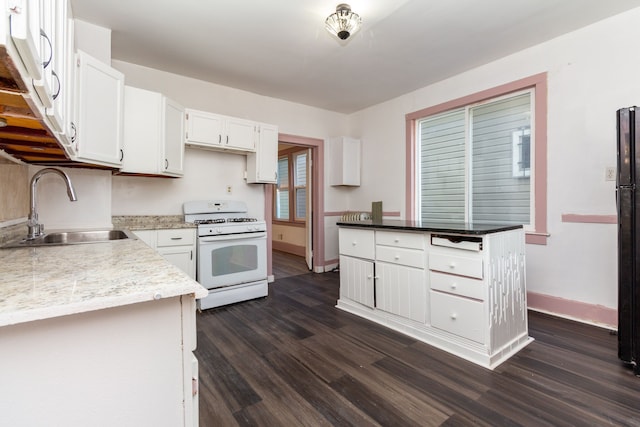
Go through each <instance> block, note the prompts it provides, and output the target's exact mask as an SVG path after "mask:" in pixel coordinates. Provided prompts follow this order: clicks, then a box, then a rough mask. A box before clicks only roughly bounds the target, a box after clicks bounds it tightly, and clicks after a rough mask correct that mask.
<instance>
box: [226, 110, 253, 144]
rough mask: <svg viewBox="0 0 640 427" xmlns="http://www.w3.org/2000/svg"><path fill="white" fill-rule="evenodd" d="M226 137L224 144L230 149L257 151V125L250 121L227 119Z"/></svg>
mask: <svg viewBox="0 0 640 427" xmlns="http://www.w3.org/2000/svg"><path fill="white" fill-rule="evenodd" d="M226 121H227V123H226V135H225V136H224V141H223V144H224V146H225V147H227V148H229V149H239V150H242V151H255V149H256V123H255V122H252V121H250V120H243V119H236V118H235V117H227V118H226Z"/></svg>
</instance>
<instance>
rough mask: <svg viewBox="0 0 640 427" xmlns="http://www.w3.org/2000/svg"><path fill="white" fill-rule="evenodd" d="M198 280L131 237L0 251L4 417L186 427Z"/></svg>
mask: <svg viewBox="0 0 640 427" xmlns="http://www.w3.org/2000/svg"><path fill="white" fill-rule="evenodd" d="M205 295H207V292H206V290H205V289H204V288H202V286H200V285H199V284H198V283H196V282H194V281H193V280H192V279H190V278H189V277H188V276H187V275H186V274H185V273H183V272H182V271H180V270H179V269H178V268H176V267H174V266H173V265H171V264H169V263H168V262H167V261H165V260H164V259H163V258H162V257H161V256H160V255H159V254H158V253H157V252H155V251H154V250H152V249H151V248H149V247H148V246H147V245H145V244H144V243H143V242H142V241H140V240H136V239H127V240H118V241H110V242H103V243H92V244H80V245H67V246H49V247H35V248H19V249H3V250H0V348H1V349H2V351H0V394H2V396H3V398H2V399H0V413H2V420H3V423H6V424H7V425H12V426H31V425H67V426H76V425H78V426H80V425H119V426H128V425H131V426H139V425H172V426H173V425H176V426H178V425H192V424H193V420H194V419H196V420H197V396H196V395H194V391H196V390H197V361H196V360H195V358H194V357H193V353H192V352H193V350H194V349H195V346H196V327H195V299H196V298H201V297H203V296H205Z"/></svg>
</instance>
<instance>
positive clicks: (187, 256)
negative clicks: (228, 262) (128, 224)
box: [133, 228, 196, 280]
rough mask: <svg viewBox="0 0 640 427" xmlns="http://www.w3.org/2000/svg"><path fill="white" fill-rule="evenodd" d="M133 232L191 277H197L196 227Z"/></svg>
mask: <svg viewBox="0 0 640 427" xmlns="http://www.w3.org/2000/svg"><path fill="white" fill-rule="evenodd" d="M133 233H134V234H135V235H136V236H137V237H138V238H139V239H140V240H142V241H143V242H145V243H146V244H147V245H148V246H150V247H151V248H153V249H155V250H156V251H158V253H159V254H160V255H162V256H163V257H164V258H165V259H166V260H167V261H169V262H170V263H171V264H173V265H175V266H176V267H178V268H180V269H181V270H182V271H184V272H185V273H187V274H188V275H189V277H191V278H192V279H194V280H195V278H196V229H195V228H177V229H158V230H134V231H133Z"/></svg>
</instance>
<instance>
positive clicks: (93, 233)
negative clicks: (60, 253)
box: [2, 230, 136, 249]
mask: <svg viewBox="0 0 640 427" xmlns="http://www.w3.org/2000/svg"><path fill="white" fill-rule="evenodd" d="M135 238H136V237H135V236H134V235H133V234H132V233H131V232H130V231H129V230H89V231H61V232H55V233H47V234H44V235H42V236H40V237H37V238H35V239H31V240H27V239H23V240H19V241H17V242H12V243H8V244H6V245H4V246H2V248H3V249H8V248H25V247H35V246H56V245H77V244H83V243H101V242H110V241H113V240H122V239H135Z"/></svg>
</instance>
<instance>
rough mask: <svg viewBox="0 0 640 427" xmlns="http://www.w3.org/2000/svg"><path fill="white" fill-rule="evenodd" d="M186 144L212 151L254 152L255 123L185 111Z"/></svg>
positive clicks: (202, 112)
mask: <svg viewBox="0 0 640 427" xmlns="http://www.w3.org/2000/svg"><path fill="white" fill-rule="evenodd" d="M186 123H187V132H186V144H187V145H189V146H192V147H198V148H208V149H213V150H235V151H255V149H256V123H255V122H253V121H251V120H245V119H239V118H235V117H228V116H222V115H220V114H213V113H208V112H206V111H198V110H191V109H187V110H186Z"/></svg>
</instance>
